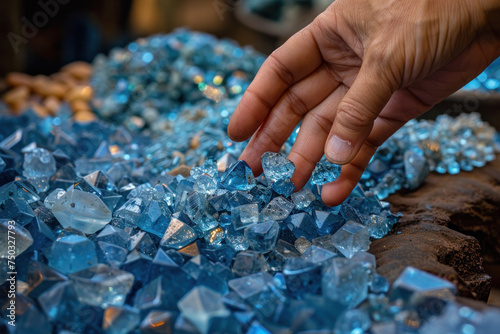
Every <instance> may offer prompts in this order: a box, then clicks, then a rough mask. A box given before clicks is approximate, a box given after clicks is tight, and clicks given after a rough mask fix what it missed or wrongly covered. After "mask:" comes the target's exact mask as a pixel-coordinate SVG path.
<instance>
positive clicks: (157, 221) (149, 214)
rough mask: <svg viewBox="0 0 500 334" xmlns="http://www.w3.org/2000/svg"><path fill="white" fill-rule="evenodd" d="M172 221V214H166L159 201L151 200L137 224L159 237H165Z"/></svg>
mask: <svg viewBox="0 0 500 334" xmlns="http://www.w3.org/2000/svg"><path fill="white" fill-rule="evenodd" d="M169 221H170V214H169V215H168V216H165V215H164V214H163V211H162V209H161V207H160V204H159V203H158V202H157V201H151V202H150V203H149V205H148V206H147V208H145V209H144V210H143V211H142V213H141V215H140V216H139V217H138V218H137V220H136V221H135V224H136V225H137V226H138V227H139V228H140V229H141V230H143V231H146V232H149V233H153V234H155V235H157V236H158V237H160V238H161V237H163V235H164V234H165V231H166V230H167V227H168V224H169Z"/></svg>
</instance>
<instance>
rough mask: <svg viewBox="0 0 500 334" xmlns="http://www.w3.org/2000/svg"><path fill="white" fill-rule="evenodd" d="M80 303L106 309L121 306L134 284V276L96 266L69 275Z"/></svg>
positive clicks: (107, 267)
mask: <svg viewBox="0 0 500 334" xmlns="http://www.w3.org/2000/svg"><path fill="white" fill-rule="evenodd" d="M69 277H70V279H71V280H72V282H73V285H74V287H75V291H76V293H77V296H78V299H79V300H80V302H82V303H85V304H88V305H93V306H98V307H102V308H106V307H108V306H111V305H113V306H122V305H123V304H124V303H125V298H126V297H127V294H128V293H129V291H130V289H131V288H132V285H133V284H134V276H133V275H132V274H130V273H128V272H126V271H123V270H119V269H116V268H113V267H109V266H107V265H105V264H98V265H96V266H94V267H90V268H88V269H84V270H81V271H78V272H75V273H73V274H71V275H70V276H69Z"/></svg>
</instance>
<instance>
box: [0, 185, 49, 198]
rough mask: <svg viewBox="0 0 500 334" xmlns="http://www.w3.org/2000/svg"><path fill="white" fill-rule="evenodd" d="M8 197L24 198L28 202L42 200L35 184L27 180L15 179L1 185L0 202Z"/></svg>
mask: <svg viewBox="0 0 500 334" xmlns="http://www.w3.org/2000/svg"><path fill="white" fill-rule="evenodd" d="M8 198H12V199H14V200H15V199H18V200H22V201H24V202H26V203H27V204H31V203H34V202H36V201H39V200H40V196H38V195H37V193H36V191H35V189H34V188H33V186H32V185H31V184H30V183H28V182H26V181H13V182H9V183H7V184H5V185H3V186H2V187H0V203H4V202H5V201H6V200H7V199H8Z"/></svg>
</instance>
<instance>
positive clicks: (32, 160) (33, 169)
mask: <svg viewBox="0 0 500 334" xmlns="http://www.w3.org/2000/svg"><path fill="white" fill-rule="evenodd" d="M55 172H56V160H55V159H54V157H53V156H52V153H50V152H49V151H47V150H46V149H44V148H35V149H34V150H32V151H30V152H28V153H26V154H25V156H24V162H23V175H24V176H25V177H26V178H27V179H28V181H29V182H30V183H31V184H32V185H33V186H34V187H35V189H37V191H38V192H39V193H40V192H45V191H47V190H48V189H49V187H50V185H49V179H50V177H51V176H52V175H54V173H55Z"/></svg>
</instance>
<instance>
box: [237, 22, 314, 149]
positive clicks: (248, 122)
mask: <svg viewBox="0 0 500 334" xmlns="http://www.w3.org/2000/svg"><path fill="white" fill-rule="evenodd" d="M322 61H323V58H322V56H321V53H320V51H319V48H318V45H317V43H316V40H315V39H314V36H313V35H312V33H311V32H310V26H308V27H306V28H304V29H302V30H301V31H299V32H298V33H297V34H295V35H293V36H292V37H291V38H290V39H289V40H288V41H287V42H286V43H285V44H283V45H282V46H281V47H280V48H279V49H277V50H276V51H274V52H273V53H272V54H271V55H270V56H269V58H268V59H267V60H266V61H265V62H264V64H263V65H262V67H261V69H260V70H259V72H258V73H257V75H256V76H255V79H254V80H253V82H252V83H251V84H250V86H249V87H248V89H247V90H246V92H245V94H244V95H243V97H242V98H241V101H240V103H239V105H238V106H237V107H236V110H235V112H234V114H233V117H232V118H231V121H230V123H229V127H228V134H229V137H230V138H231V139H233V140H235V141H243V140H246V139H248V138H249V137H250V136H251V135H252V134H253V133H254V132H255V131H256V130H257V128H258V127H259V126H260V125H261V124H262V122H263V121H264V120H265V119H266V117H267V115H268V113H269V112H270V111H271V109H272V108H273V106H274V105H275V103H276V102H277V101H278V99H279V98H280V96H281V95H282V94H283V92H284V91H285V90H287V89H288V88H289V87H290V86H291V85H293V84H294V83H296V82H298V81H300V80H301V79H303V78H304V77H306V76H307V75H309V74H310V73H311V72H313V71H314V70H315V69H316V68H317V67H318V66H320V64H321V63H322Z"/></svg>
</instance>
